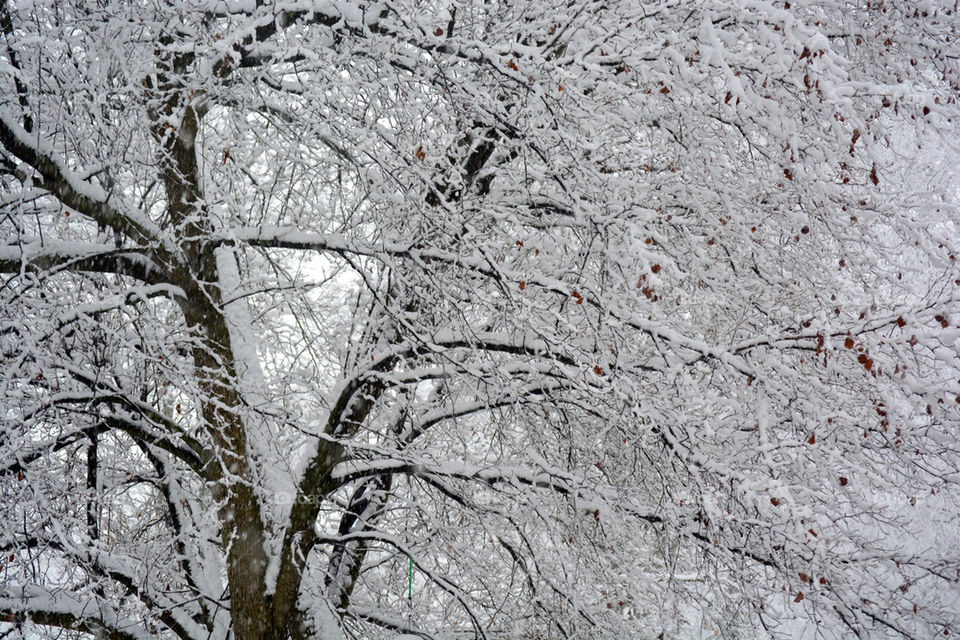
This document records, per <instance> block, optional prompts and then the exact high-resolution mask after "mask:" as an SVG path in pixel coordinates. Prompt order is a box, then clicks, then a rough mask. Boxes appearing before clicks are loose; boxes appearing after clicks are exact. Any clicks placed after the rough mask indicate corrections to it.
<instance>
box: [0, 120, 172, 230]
mask: <svg viewBox="0 0 960 640" xmlns="http://www.w3.org/2000/svg"><path fill="white" fill-rule="evenodd" d="M35 137H36V136H32V135H31V134H29V133H27V131H25V130H24V129H23V128H22V127H21V126H20V125H19V124H17V123H16V122H13V121H12V120H10V119H9V118H8V117H7V116H6V114H3V113H0V144H2V145H3V146H4V147H5V148H6V149H7V150H8V151H9V152H10V153H12V154H13V155H15V156H17V157H18V158H20V159H21V160H22V161H23V162H26V163H27V164H29V165H30V166H31V167H33V168H34V169H35V170H36V171H37V172H38V173H39V174H40V177H41V178H42V185H41V186H42V187H43V188H44V189H46V190H47V191H49V192H50V193H51V194H52V195H54V196H55V197H56V198H57V199H58V200H59V201H60V202H62V203H63V204H65V205H66V206H68V207H70V208H71V209H73V210H75V211H78V212H80V213H82V214H84V215H85V216H88V217H90V218H91V219H93V220H95V221H96V222H97V223H98V224H101V225H104V226H107V227H110V228H111V229H113V230H114V231H119V232H120V233H122V234H124V235H126V236H127V237H129V238H131V239H132V240H133V241H134V242H137V243H139V244H143V245H155V246H156V245H159V244H160V233H159V229H157V227H156V225H154V224H153V223H152V222H151V221H150V220H149V219H146V218H145V217H144V216H140V215H137V214H136V213H133V212H127V213H124V212H121V211H119V210H117V209H116V208H114V207H113V206H112V205H111V204H110V203H109V202H108V201H109V195H108V194H107V193H106V192H105V191H104V190H103V189H102V188H100V187H99V186H97V185H95V184H91V183H90V182H87V181H85V180H82V179H81V178H80V177H78V176H76V175H75V174H74V173H73V172H71V171H70V170H69V169H67V168H66V167H64V166H63V164H62V163H60V162H59V161H57V160H56V159H54V158H53V156H52V155H50V154H49V153H48V152H46V151H44V150H42V149H41V148H40V146H39V145H37V144H35V143H34V141H33V138H35Z"/></svg>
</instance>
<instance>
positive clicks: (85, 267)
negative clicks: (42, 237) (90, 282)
mask: <svg viewBox="0 0 960 640" xmlns="http://www.w3.org/2000/svg"><path fill="white" fill-rule="evenodd" d="M60 271H78V272H88V273H110V274H116V275H122V276H131V277H133V278H136V279H137V280H141V281H143V282H145V283H147V284H166V283H168V282H169V280H168V279H167V277H166V274H164V272H163V270H162V269H160V267H158V266H157V265H156V264H154V262H153V261H152V260H150V259H149V258H148V257H146V256H144V255H143V254H141V253H140V252H138V251H130V250H129V249H116V248H114V247H112V246H110V245H105V244H90V245H82V246H79V247H78V246H77V244H76V243H66V242H49V241H48V242H44V243H30V244H25V245H8V246H5V247H0V273H21V272H30V273H40V272H48V273H57V272H60ZM181 295H182V294H181Z"/></svg>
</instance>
